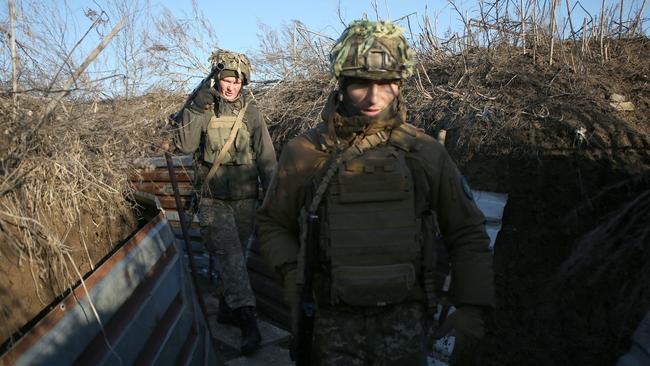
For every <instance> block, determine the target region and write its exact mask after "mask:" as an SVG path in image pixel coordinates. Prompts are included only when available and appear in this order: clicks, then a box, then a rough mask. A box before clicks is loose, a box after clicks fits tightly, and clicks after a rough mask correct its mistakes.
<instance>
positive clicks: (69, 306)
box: [0, 213, 217, 365]
mask: <svg viewBox="0 0 650 366" xmlns="http://www.w3.org/2000/svg"><path fill="white" fill-rule="evenodd" d="M182 253H183V251H182V249H181V247H180V246H179V244H177V241H176V240H175V237H174V233H173V231H172V229H171V227H170V225H169V222H168V221H167V220H166V219H165V217H164V216H163V214H162V213H159V214H158V215H157V216H155V217H154V218H153V219H152V220H151V221H150V222H148V223H147V224H146V225H145V226H144V227H143V228H142V229H140V230H139V231H138V232H137V233H136V234H135V235H134V236H133V237H132V238H131V239H130V240H129V241H128V242H126V243H125V244H124V245H123V246H122V247H121V248H119V249H118V250H117V251H116V252H115V253H114V254H113V255H112V256H111V257H110V258H108V259H107V260H106V261H105V262H104V263H103V264H101V266H99V267H98V268H97V269H96V270H95V271H93V272H92V273H91V274H90V275H89V276H88V277H87V278H86V279H85V281H84V283H83V284H82V285H79V286H77V287H76V288H75V289H74V290H73V291H72V292H71V293H70V294H68V295H67V296H66V297H65V298H64V299H63V300H62V301H61V302H60V303H58V304H56V306H54V307H53V308H52V309H51V310H50V311H49V312H48V313H47V314H46V315H45V316H44V317H43V318H42V319H41V320H40V321H39V322H38V323H37V324H36V325H35V326H34V327H33V328H32V329H31V330H30V331H29V332H27V334H25V335H24V336H23V337H22V338H21V339H19V340H18V341H17V342H16V344H14V345H13V347H12V348H10V349H9V350H8V351H7V352H5V354H3V355H2V356H1V357H0V360H1V361H2V362H3V363H4V364H8V365H73V364H75V365H115V364H124V365H135V364H137V365H153V364H155V365H171V364H181V365H190V364H192V365H199V364H215V363H216V362H217V358H216V353H215V351H214V348H213V346H212V343H211V340H210V336H209V333H208V331H207V327H206V324H205V321H204V318H203V317H202V314H201V311H200V309H199V307H198V305H197V302H196V301H195V296H194V292H193V291H194V290H193V288H192V284H191V281H190V278H189V273H188V271H187V264H186V263H185V261H186V259H185V258H184V257H183V256H182V255H181V254H182ZM95 313H96V314H97V316H98V317H97V316H95V315H94V314H95ZM100 322H101V324H102V325H103V326H102V325H100Z"/></svg>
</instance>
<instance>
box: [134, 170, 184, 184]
mask: <svg viewBox="0 0 650 366" xmlns="http://www.w3.org/2000/svg"><path fill="white" fill-rule="evenodd" d="M174 170H175V173H176V181H177V182H191V181H192V180H193V179H194V171H193V170H191V168H190V169H187V168H185V167H181V168H175V169H174ZM129 180H130V181H132V182H170V181H171V179H170V177H169V170H168V169H167V168H157V169H155V170H144V169H141V170H138V172H137V173H136V174H135V175H133V176H131V177H130V178H129Z"/></svg>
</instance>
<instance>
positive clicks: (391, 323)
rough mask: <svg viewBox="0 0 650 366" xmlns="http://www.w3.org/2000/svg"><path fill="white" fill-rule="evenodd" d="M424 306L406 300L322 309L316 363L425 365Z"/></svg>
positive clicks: (316, 328) (323, 365) (317, 327)
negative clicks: (352, 308) (376, 305)
mask: <svg viewBox="0 0 650 366" xmlns="http://www.w3.org/2000/svg"><path fill="white" fill-rule="evenodd" d="M424 314H425V311H424V306H423V305H422V304H420V303H405V304H398V305H392V306H389V307H386V308H369V309H364V310H361V311H346V310H340V309H337V307H336V306H333V307H327V308H320V309H318V312H317V315H316V319H315V323H314V342H313V347H314V352H313V355H312V360H311V361H312V362H311V363H312V364H313V365H318V366H390V365H398V366H407V365H408V366H416V365H417V366H420V365H422V366H425V365H427V350H428V348H427V346H426V340H425V331H424V327H425V326H424V316H425V315H424Z"/></svg>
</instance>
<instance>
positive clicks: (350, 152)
mask: <svg viewBox="0 0 650 366" xmlns="http://www.w3.org/2000/svg"><path fill="white" fill-rule="evenodd" d="M386 141H388V135H387V134H386V133H385V132H384V131H380V132H378V133H376V134H374V135H370V136H366V137H364V138H362V139H361V140H356V141H355V142H354V143H353V144H352V145H350V147H348V148H347V149H345V150H343V152H341V153H339V154H337V155H334V156H333V157H332V159H331V161H332V162H331V163H330V165H329V168H328V169H327V172H326V173H325V175H324V176H323V179H322V180H321V181H320V183H319V184H318V188H317V189H316V193H315V194H314V197H313V198H312V200H311V202H310V203H309V206H308V208H307V212H316V209H317V208H318V205H319V204H320V201H321V199H322V198H323V194H325V191H326V190H327V187H328V186H329V184H330V181H331V180H332V177H334V174H335V173H336V171H337V170H338V168H339V167H340V166H341V164H343V163H345V162H346V161H350V160H352V159H354V158H355V157H357V156H359V155H361V154H363V152H364V151H367V150H370V149H372V148H373V147H375V146H378V145H379V144H381V143H384V142H386Z"/></svg>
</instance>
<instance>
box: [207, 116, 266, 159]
mask: <svg viewBox="0 0 650 366" xmlns="http://www.w3.org/2000/svg"><path fill="white" fill-rule="evenodd" d="M240 113H241V111H240ZM236 120H237V116H236V115H235V116H221V117H217V116H215V115H213V116H212V118H211V119H210V122H209V123H208V126H207V130H206V139H205V147H204V149H203V161H205V162H206V163H212V162H213V161H214V159H215V158H216V157H217V155H219V151H221V149H222V148H223V146H224V145H225V143H226V141H227V140H228V136H229V135H230V131H231V130H232V128H233V125H234V124H235V121H236ZM254 160H255V152H254V151H253V148H252V146H251V134H250V131H249V129H248V124H247V123H246V118H245V117H244V123H242V124H241V127H240V128H239V130H238V131H237V136H236V137H235V141H234V143H233V146H232V147H231V148H230V149H229V150H228V152H227V153H226V155H225V157H224V160H223V162H221V165H248V164H252V163H253V161H254Z"/></svg>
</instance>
